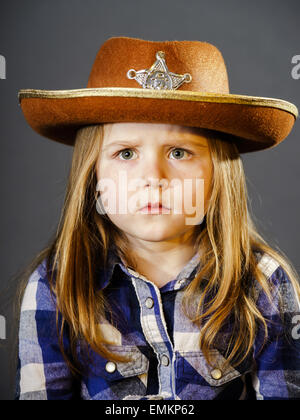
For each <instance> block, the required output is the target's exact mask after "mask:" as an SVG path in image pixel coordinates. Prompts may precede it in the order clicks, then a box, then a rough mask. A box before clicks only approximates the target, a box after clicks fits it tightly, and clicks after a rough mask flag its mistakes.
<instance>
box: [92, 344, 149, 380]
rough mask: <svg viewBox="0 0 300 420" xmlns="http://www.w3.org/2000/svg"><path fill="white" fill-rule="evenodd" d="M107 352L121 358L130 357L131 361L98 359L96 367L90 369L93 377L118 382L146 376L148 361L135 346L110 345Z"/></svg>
mask: <svg viewBox="0 0 300 420" xmlns="http://www.w3.org/2000/svg"><path fill="white" fill-rule="evenodd" d="M109 350H111V351H113V352H114V353H116V354H118V355H121V356H125V357H131V359H132V361H129V362H115V361H110V360H107V359H104V358H99V359H98V360H97V364H96V366H93V367H92V371H93V373H94V374H95V375H98V376H101V377H102V378H104V379H105V380H106V381H108V382H110V381H119V380H122V379H126V378H132V377H135V376H139V377H140V378H142V377H143V376H144V377H146V376H147V373H148V369H149V360H148V358H147V357H146V356H145V355H144V354H143V353H142V352H141V351H140V350H139V349H138V348H137V347H136V346H126V345H125V346H112V345H110V346H109ZM144 379H145V378H144Z"/></svg>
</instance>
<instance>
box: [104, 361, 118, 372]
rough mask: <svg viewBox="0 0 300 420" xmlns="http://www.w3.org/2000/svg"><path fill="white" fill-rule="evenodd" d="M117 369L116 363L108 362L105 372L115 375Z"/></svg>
mask: <svg viewBox="0 0 300 420" xmlns="http://www.w3.org/2000/svg"><path fill="white" fill-rule="evenodd" d="M116 369H117V365H116V364H115V363H114V362H107V363H106V365H105V370H106V371H107V372H109V373H113V372H114V371H115V370H116Z"/></svg>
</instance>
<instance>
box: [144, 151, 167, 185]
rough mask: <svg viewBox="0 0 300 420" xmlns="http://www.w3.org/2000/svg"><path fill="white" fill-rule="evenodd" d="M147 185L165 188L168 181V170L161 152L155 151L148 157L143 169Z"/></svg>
mask: <svg viewBox="0 0 300 420" xmlns="http://www.w3.org/2000/svg"><path fill="white" fill-rule="evenodd" d="M142 173H143V174H142V178H143V179H144V180H145V186H147V187H150V188H151V189H157V188H164V187H165V185H166V182H167V171H166V168H165V165H164V161H163V157H162V155H161V154H159V153H157V154H155V153H153V154H151V156H149V157H148V159H146V161H145V162H144V166H143V169H142Z"/></svg>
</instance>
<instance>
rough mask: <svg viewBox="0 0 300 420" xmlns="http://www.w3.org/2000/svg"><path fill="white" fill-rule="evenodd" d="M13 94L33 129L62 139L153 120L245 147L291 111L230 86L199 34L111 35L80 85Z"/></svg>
mask: <svg viewBox="0 0 300 420" xmlns="http://www.w3.org/2000/svg"><path fill="white" fill-rule="evenodd" d="M18 97H19V103H20V106H21V108H22V111H23V113H24V116H25V118H26V120H27V122H28V124H29V125H30V126H31V127H32V129H33V130H35V131H36V132H37V133H39V134H40V135H42V136H44V137H47V138H49V139H51V140H55V141H58V142H61V143H64V144H68V145H74V141H75V137H76V131H77V130H78V129H79V128H80V127H83V126H87V125H93V124H98V123H113V122H150V123H151V122H152V123H168V124H170V123H173V124H179V125H184V126H191V127H200V128H205V129H209V130H214V131H217V132H221V133H223V135H224V136H225V138H226V136H228V135H229V137H228V139H230V140H231V141H234V142H235V143H236V145H237V148H238V150H239V152H240V153H245V152H250V151H256V150H262V149H268V148H271V147H274V146H276V145H278V144H279V143H280V142H281V141H283V140H284V139H285V138H286V137H287V136H288V135H289V133H290V131H291V129H292V127H293V125H294V122H295V120H296V118H297V116H298V110H297V108H296V106H295V105H293V104H292V103H290V102H287V101H284V100H281V99H274V98H265V97H257V96H246V95H235V94H232V93H229V86H228V76H227V70H226V65H225V62H224V59H223V56H222V54H221V52H220V51H219V50H218V48H217V47H215V46H214V45H212V44H210V43H207V42H201V41H147V40H143V39H138V38H129V37H112V38H109V39H108V40H107V41H105V42H104V43H103V44H102V46H101V48H100V50H99V51H98V54H97V56H96V58H95V61H94V64H93V67H92V70H91V73H90V76H89V80H88V84H87V88H82V89H72V90H36V89H22V90H20V91H19V94H18Z"/></svg>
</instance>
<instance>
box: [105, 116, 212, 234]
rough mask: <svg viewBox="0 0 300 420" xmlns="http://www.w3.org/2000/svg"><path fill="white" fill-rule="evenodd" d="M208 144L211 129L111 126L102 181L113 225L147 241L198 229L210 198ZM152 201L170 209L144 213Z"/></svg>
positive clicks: (139, 124)
mask: <svg viewBox="0 0 300 420" xmlns="http://www.w3.org/2000/svg"><path fill="white" fill-rule="evenodd" d="M208 141H209V140H208V139H207V138H206V137H205V130H200V129H196V128H189V127H183V126H180V125H173V124H152V123H114V124H105V125H104V139H103V145H102V150H101V153H100V155H99V159H98V162H97V180H98V187H99V185H101V187H100V194H101V200H102V204H103V207H104V208H105V211H106V214H107V216H108V217H109V218H110V220H111V221H112V222H113V223H114V224H115V225H116V226H117V227H118V228H119V229H121V230H122V231H123V232H124V233H125V234H127V235H128V237H131V238H137V239H141V240H146V241H166V240H171V239H174V238H176V237H179V236H181V235H183V234H185V233H186V232H188V231H191V230H194V229H195V225H197V224H199V223H200V222H201V221H202V219H203V217H204V215H205V213H206V209H207V204H208V203H207V201H208V199H209V195H210V186H211V181H212V175H213V164H212V159H211V155H210V151H209V147H208ZM120 143H121V144H120ZM196 179H198V181H197V184H196ZM99 181H100V182H99ZM101 183H102V184H101ZM160 183H161V185H162V187H161V189H160V188H159V184H160ZM196 191H198V192H197V194H196ZM148 202H150V203H151V204H154V203H157V202H158V203H159V202H160V203H162V204H163V205H164V206H165V207H166V208H165V209H163V210H162V209H160V210H157V209H156V210H155V209H152V210H151V208H150V209H149V208H147V207H146V209H144V210H141V208H142V207H144V206H146V205H147V203H148ZM114 206H115V207H114Z"/></svg>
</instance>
